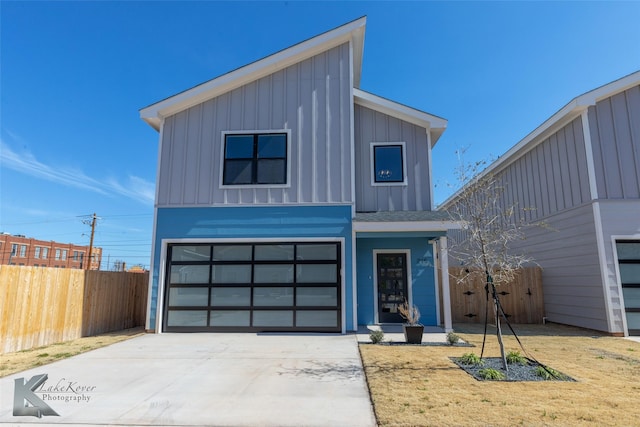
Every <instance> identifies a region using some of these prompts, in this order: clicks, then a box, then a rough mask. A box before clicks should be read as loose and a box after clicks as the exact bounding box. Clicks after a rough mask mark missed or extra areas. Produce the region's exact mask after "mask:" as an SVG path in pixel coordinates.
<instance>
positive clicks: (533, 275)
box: [449, 267, 544, 323]
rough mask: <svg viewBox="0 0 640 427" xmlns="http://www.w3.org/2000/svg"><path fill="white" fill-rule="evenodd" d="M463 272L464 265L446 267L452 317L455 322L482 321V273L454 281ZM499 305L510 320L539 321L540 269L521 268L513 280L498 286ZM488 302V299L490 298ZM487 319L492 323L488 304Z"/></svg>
mask: <svg viewBox="0 0 640 427" xmlns="http://www.w3.org/2000/svg"><path fill="white" fill-rule="evenodd" d="M463 275H464V268H461V267H449V287H450V291H451V318H452V321H453V322H454V323H483V322H484V313H485V306H486V301H487V296H486V292H485V289H484V286H485V281H484V280H483V278H482V275H473V276H472V277H473V279H470V280H467V281H465V282H463V283H457V281H456V278H457V277H461V276H463ZM496 290H497V291H498V295H499V297H500V303H501V304H502V308H503V309H504V312H505V313H506V315H507V318H508V319H509V322H511V323H542V321H543V317H544V298H543V294H542V269H541V268H540V267H530V268H523V269H521V271H520V273H519V274H518V276H517V277H516V279H515V281H514V282H513V283H509V284H507V285H501V286H497V287H496ZM490 302H491V301H490ZM488 319H489V322H491V323H495V316H494V313H493V308H492V306H490V307H489V313H488Z"/></svg>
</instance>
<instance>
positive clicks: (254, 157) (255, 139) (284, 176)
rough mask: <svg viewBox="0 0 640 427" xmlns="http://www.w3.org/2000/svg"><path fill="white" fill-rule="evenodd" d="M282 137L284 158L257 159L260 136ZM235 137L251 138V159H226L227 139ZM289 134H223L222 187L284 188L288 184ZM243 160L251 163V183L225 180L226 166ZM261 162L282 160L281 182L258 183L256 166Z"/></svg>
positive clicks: (279, 132)
mask: <svg viewBox="0 0 640 427" xmlns="http://www.w3.org/2000/svg"><path fill="white" fill-rule="evenodd" d="M277 135H280V136H283V137H284V140H285V148H284V157H259V156H258V154H259V153H258V142H259V139H260V137H261V136H277ZM237 136H251V137H253V153H252V156H251V157H244V158H227V139H228V138H229V137H237ZM289 139H290V138H289V133H288V132H283V131H274V132H246V133H243V132H238V133H236V132H233V133H225V134H224V140H223V148H222V149H223V151H222V186H224V187H246V186H265V187H269V186H284V185H288V183H289V176H288V175H289V174H288V171H289V158H288V157H289V156H288V155H289ZM238 160H244V161H250V162H251V182H246V183H237V182H230V181H229V180H228V178H227V173H226V172H227V170H228V167H227V165H228V164H229V163H230V162H233V161H238ZM261 160H284V164H283V170H282V171H281V172H282V181H281V182H280V181H278V182H260V181H259V177H258V165H259V163H260V161H261Z"/></svg>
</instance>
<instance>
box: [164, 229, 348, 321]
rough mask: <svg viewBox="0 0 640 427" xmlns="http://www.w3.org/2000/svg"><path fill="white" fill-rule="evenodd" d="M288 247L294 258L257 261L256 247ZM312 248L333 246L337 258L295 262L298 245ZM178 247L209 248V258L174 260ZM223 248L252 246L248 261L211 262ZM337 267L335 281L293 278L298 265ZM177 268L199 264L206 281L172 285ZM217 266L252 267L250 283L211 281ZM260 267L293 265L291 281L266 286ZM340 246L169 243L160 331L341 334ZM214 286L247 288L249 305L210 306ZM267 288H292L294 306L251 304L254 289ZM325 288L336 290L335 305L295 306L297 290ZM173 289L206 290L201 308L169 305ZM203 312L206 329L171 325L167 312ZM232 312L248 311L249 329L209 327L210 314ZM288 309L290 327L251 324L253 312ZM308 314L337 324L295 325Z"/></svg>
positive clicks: (270, 243) (336, 244)
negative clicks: (322, 314)
mask: <svg viewBox="0 0 640 427" xmlns="http://www.w3.org/2000/svg"><path fill="white" fill-rule="evenodd" d="M274 244H275V245H291V246H293V247H294V256H293V259H289V260H257V259H256V247H258V246H265V245H266V246H271V245H274ZM315 245H331V246H334V247H335V250H336V257H335V259H331V260H322V259H304V260H303V259H298V256H297V250H298V249H297V248H298V246H315ZM179 246H209V247H212V249H211V251H210V252H209V258H208V259H207V260H204V259H203V260H201V261H193V260H192V261H177V260H176V261H174V260H173V259H172V258H173V248H175V247H179ZM215 246H218V247H223V246H247V247H251V259H250V260H237V261H232V260H224V261H220V260H214V253H213V247H215ZM321 264H325V265H336V277H335V279H334V280H331V281H328V282H317V283H316V282H313V283H308V282H298V280H297V277H296V271H297V268H298V267H297V266H299V265H321ZM180 265H202V266H208V267H209V273H208V274H209V279H208V281H207V283H204V282H198V283H187V282H185V283H171V280H170V277H171V267H172V266H180ZM216 265H227V266H230V265H251V280H250V282H247V283H231V282H230V283H217V284H215V283H214V282H213V277H212V274H213V273H212V269H211V267H213V266H216ZM260 265H291V266H293V271H294V276H293V281H292V282H291V283H287V284H278V283H266V282H259V281H256V280H255V268H254V267H255V266H260ZM342 286H343V285H342V243H341V242H337V241H316V240H314V241H308V242H307V241H289V240H283V241H277V242H256V243H245V242H224V243H222V242H220V243H218V242H206V243H182V242H181V243H169V244H168V247H167V263H166V275H165V286H164V300H163V319H162V330H163V331H165V332H329V333H340V332H342V291H341V289H342ZM215 287H223V288H228V289H229V288H246V289H250V303H249V304H248V305H241V306H220V305H217V304H215V302H214V303H212V300H211V294H212V292H213V289H214V288H215ZM268 287H291V288H292V290H293V303H292V304H291V305H283V306H275V305H274V306H262V305H255V304H254V289H256V288H258V289H259V288H268ZM309 287H313V288H328V289H336V304H335V305H301V304H298V302H297V301H298V300H297V295H298V289H299V288H309ZM176 288H192V289H193V288H200V289H207V295H208V296H207V301H206V304H203V305H194V306H189V305H180V306H174V305H171V304H170V299H169V293H170V290H171V289H176ZM172 310H180V311H206V312H207V314H206V316H207V320H206V323H207V325H206V326H176V325H174V326H171V325H169V324H168V317H169V311H172ZM234 310H243V311H244V310H246V311H249V316H250V318H249V325H248V326H212V325H211V314H212V312H213V311H234ZM279 310H287V311H292V312H293V326H257V325H255V324H254V312H255V311H279ZM307 311H327V312H332V313H333V312H335V315H336V324H335V326H298V325H297V318H298V313H299V312H307Z"/></svg>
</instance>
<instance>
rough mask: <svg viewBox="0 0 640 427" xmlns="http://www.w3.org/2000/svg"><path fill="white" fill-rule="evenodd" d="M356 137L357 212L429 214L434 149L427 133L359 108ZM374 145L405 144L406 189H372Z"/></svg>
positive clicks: (355, 106)
mask: <svg viewBox="0 0 640 427" xmlns="http://www.w3.org/2000/svg"><path fill="white" fill-rule="evenodd" d="M354 133H355V136H354V138H355V168H356V182H355V186H356V211H358V212H377V211H430V210H431V197H432V194H431V183H430V182H429V180H430V176H431V175H430V173H429V167H430V156H431V147H430V144H429V140H428V136H427V129H425V128H423V127H421V126H418V125H415V124H413V123H408V122H406V121H403V120H401V119H398V118H395V117H391V116H389V115H387V114H384V113H381V112H378V111H374V110H372V109H370V108H367V107H364V106H361V105H358V104H356V105H354ZM373 142H389V143H394V142H404V143H405V148H406V153H405V160H406V162H407V165H406V171H407V185H382V186H372V185H371V176H372V167H373V165H372V164H371V160H370V153H371V143H373Z"/></svg>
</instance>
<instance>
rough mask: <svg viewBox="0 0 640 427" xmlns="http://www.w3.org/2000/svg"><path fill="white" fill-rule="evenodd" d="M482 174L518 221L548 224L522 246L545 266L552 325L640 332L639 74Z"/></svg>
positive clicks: (585, 101)
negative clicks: (495, 184) (493, 181)
mask: <svg viewBox="0 0 640 427" xmlns="http://www.w3.org/2000/svg"><path fill="white" fill-rule="evenodd" d="M483 173H492V174H494V175H495V176H496V177H499V179H500V182H501V184H502V185H503V187H504V188H505V191H504V193H503V197H502V200H501V202H502V203H503V208H506V207H509V206H513V205H516V206H518V207H519V208H520V209H518V210H517V215H518V217H517V218H516V220H517V221H523V222H529V223H541V224H544V226H542V227H530V228H528V229H527V231H526V239H525V240H523V241H521V242H517V244H515V245H514V249H515V250H518V251H522V252H526V253H528V254H529V255H530V256H531V257H532V258H533V259H534V260H535V261H536V262H537V263H538V264H539V265H540V266H541V267H542V280H543V289H544V305H545V316H546V317H547V319H548V320H550V321H552V322H557V323H564V324H568V325H574V326H580V327H583V328H590V329H596V330H600V331H605V332H609V333H611V334H615V335H640V71H636V72H635V73H632V74H629V75H628V76H625V77H623V78H620V79H618V80H615V81H613V82H610V83H608V84H606V85H604V86H601V87H599V88H596V89H593V90H591V91H589V92H587V93H584V94H582V95H580V96H578V97H576V98H574V99H573V100H571V101H570V102H569V103H568V104H567V105H565V106H564V107H563V108H561V109H560V110H559V111H558V112H557V113H555V114H554V115H553V116H551V117H549V118H548V119H547V120H546V121H545V122H544V123H542V124H541V125H540V126H538V127H537V128H536V129H535V130H533V131H532V132H531V133H530V134H529V135H527V136H526V137H525V138H523V139H522V140H521V141H520V142H518V143H517V144H515V145H514V146H513V147H512V148H511V149H510V150H509V151H507V152H506V153H505V154H504V155H502V156H500V157H499V158H498V159H497V160H496V161H495V162H493V163H492V164H491V165H489V166H488V167H487V169H486V170H485V171H483ZM458 194H459V193H456V194H454V195H453V196H451V197H450V198H449V199H448V200H446V201H445V202H444V203H443V205H442V207H441V209H442V210H446V209H448V208H451V207H452V206H453V205H454V204H455V203H456V200H457V198H458ZM458 233H459V232H458V231H455V232H453V233H452V237H454V238H456V234H458Z"/></svg>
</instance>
